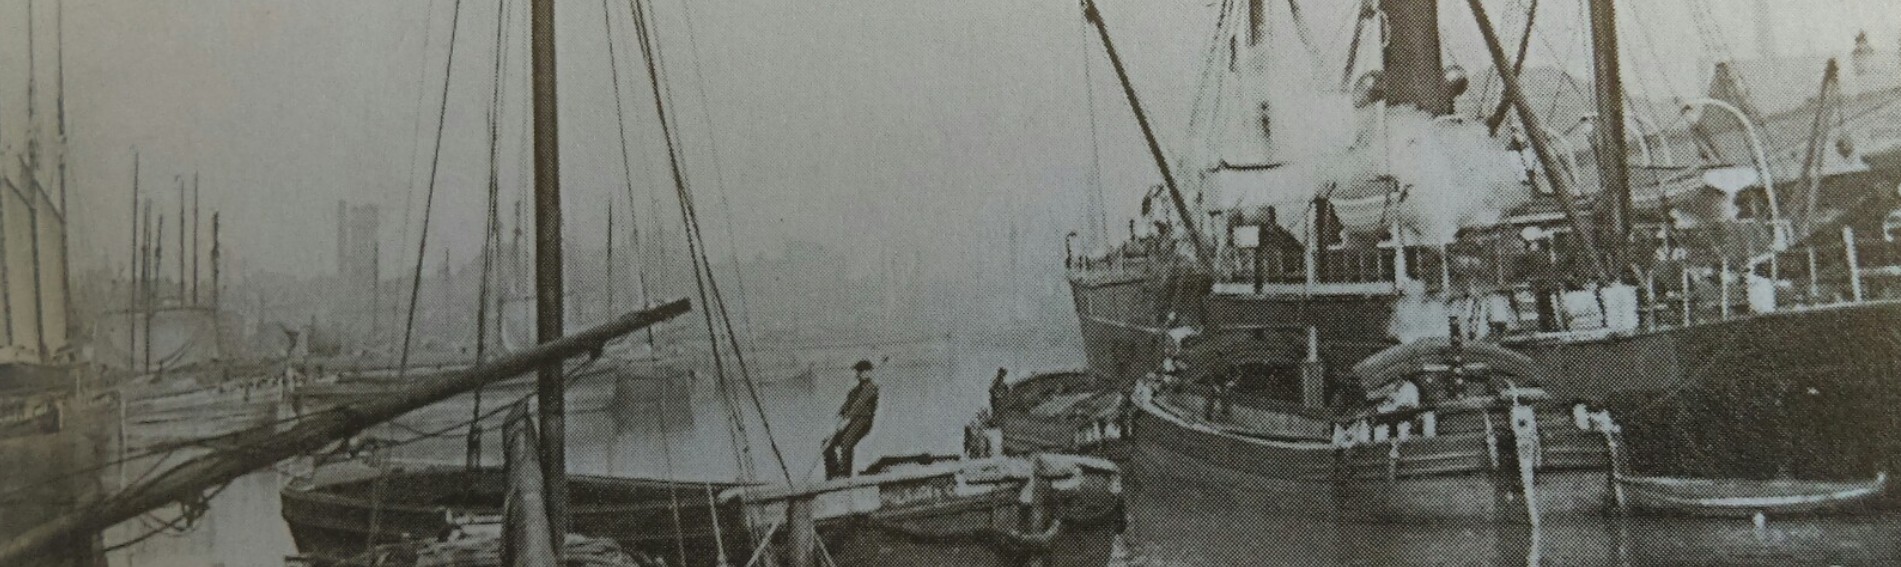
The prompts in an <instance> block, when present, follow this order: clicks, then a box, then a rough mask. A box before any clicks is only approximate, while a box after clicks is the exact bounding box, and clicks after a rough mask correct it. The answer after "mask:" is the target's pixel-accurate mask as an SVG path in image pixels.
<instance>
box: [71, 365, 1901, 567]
mask: <svg viewBox="0 0 1901 567" xmlns="http://www.w3.org/2000/svg"><path fill="white" fill-rule="evenodd" d="M989 342H993V341H979V340H972V339H969V338H966V337H959V336H949V337H944V338H934V339H930V340H926V341H922V342H917V343H909V344H899V345H882V346H876V347H835V348H829V349H812V350H804V351H799V352H796V353H794V356H793V357H790V358H792V359H798V360H802V361H812V362H811V364H812V366H813V368H814V369H815V370H816V379H815V380H812V381H810V382H809V383H807V382H803V381H798V380H782V379H781V378H783V377H787V376H793V375H795V374H796V373H797V372H798V370H799V369H798V368H796V367H773V368H757V369H754V370H755V373H756V374H758V376H756V378H757V379H759V381H760V382H761V383H760V384H759V385H758V391H757V393H758V395H759V399H760V401H761V405H762V406H763V408H764V410H765V413H766V415H767V417H768V421H769V422H770V424H771V426H772V433H773V437H775V438H776V441H777V444H778V449H779V451H780V452H781V453H782V454H783V455H784V457H785V461H786V469H787V471H789V474H791V475H792V476H794V477H795V478H809V477H810V476H811V475H815V474H817V472H816V471H815V469H816V468H817V466H816V464H817V460H818V447H819V445H820V444H821V443H822V441H823V437H824V434H825V433H826V432H828V431H829V430H830V425H831V423H832V420H833V415H832V414H833V412H835V411H836V410H837V407H836V406H837V404H838V402H839V400H841V399H843V396H844V393H845V391H846V390H847V389H849V388H850V385H851V381H852V378H851V376H850V374H849V372H847V371H842V370H838V369H835V368H833V367H834V366H838V365H839V364H838V361H839V360H845V361H849V360H855V359H857V358H870V359H872V360H879V359H881V358H883V357H890V358H889V360H888V361H887V362H886V364H885V365H884V366H883V367H881V368H880V369H879V370H878V371H876V376H877V379H878V380H879V382H880V384H881V385H882V392H883V396H882V397H883V403H882V404H881V405H882V407H881V409H880V413H879V416H878V421H877V425H876V427H874V428H873V430H872V434H871V436H870V437H868V438H867V439H866V440H865V442H864V444H863V445H861V446H860V450H859V455H860V456H859V464H860V466H863V465H864V464H866V463H868V462H869V461H870V460H872V459H874V458H875V456H877V455H885V454H915V453H918V452H930V453H937V454H951V453H955V452H957V451H958V450H959V443H960V435H961V428H962V426H963V425H964V424H965V423H966V422H967V421H968V420H969V419H970V417H971V416H972V415H973V414H974V413H975V412H977V411H978V410H980V409H981V408H982V407H983V405H984V404H985V401H984V400H985V394H984V392H985V389H986V388H987V386H988V380H989V377H990V376H991V375H992V374H993V373H994V371H995V369H996V368H998V367H1003V368H1008V369H1010V370H1011V372H1012V373H1013V374H1023V373H1029V372H1034V371H1037V370H1052V369H1061V368H1073V367H1077V366H1080V365H1081V363H1082V360H1081V359H1082V354H1081V351H1080V348H1079V347H1077V346H1076V345H1075V344H1074V341H1073V340H1070V339H1056V340H1051V341H1045V342H1041V343H1038V342H1037V341H1027V342H1018V343H1016V344H1009V345H998V344H986V343H989ZM762 358H763V357H762ZM847 363H848V362H847ZM698 376H699V377H698V378H695V379H693V380H691V381H688V382H687V383H676V384H672V386H678V387H679V389H678V390H672V391H669V388H668V387H667V386H664V385H662V383H658V382H656V383H652V384H651V386H652V387H651V388H647V389H644V390H643V391H645V392H648V393H650V394H652V395H643V396H636V397H633V398H623V399H622V400H621V401H619V402H606V403H604V402H599V401H594V400H600V399H611V397H610V396H603V395H600V390H601V389H604V388H608V389H611V388H612V383H611V381H610V380H609V379H608V378H607V377H605V376H602V377H599V378H594V379H590V380H588V381H583V382H580V383H578V384H576V385H575V387H574V391H573V392H572V393H571V396H572V397H573V399H574V400H575V402H576V403H574V404H572V405H571V408H572V409H573V410H574V413H573V414H572V415H571V417H570V421H569V452H568V456H569V466H570V469H571V470H573V471H575V472H577V473H588V474H609V475H617V476H633V477H666V478H675V479H687V480H707V481H725V480H732V479H736V478H753V479H757V480H761V481H766V482H772V481H778V480H782V478H783V475H785V474H788V473H787V472H782V471H781V470H780V469H779V468H778V467H779V465H778V463H777V460H776V459H775V457H774V450H773V448H772V443H771V441H769V440H768V439H767V436H766V433H765V431H764V427H761V426H760V422H759V420H758V419H757V415H756V414H752V413H751V412H752V411H753V410H752V409H751V407H750V405H749V403H750V402H746V404H742V406H741V407H739V408H738V410H739V411H741V412H745V413H747V414H748V416H747V418H746V420H745V421H746V432H745V435H746V437H747V438H748V439H749V440H750V442H749V443H745V444H735V443H733V439H734V436H735V430H734V428H732V427H729V425H728V424H729V423H731V422H732V420H731V418H730V414H729V413H728V408H727V407H726V405H725V404H723V403H722V402H721V401H720V395H719V392H718V391H717V387H716V386H715V385H714V384H713V383H712V382H713V381H712V380H711V379H710V378H709V377H708V373H706V372H700V373H698ZM736 387H737V386H736ZM739 395H740V396H741V398H742V401H743V399H745V398H749V396H748V395H747V394H745V393H744V392H740V393H739ZM498 398H499V399H498ZM472 401H473V399H472V398H470V397H467V396H464V397H461V398H457V399H455V400H453V401H451V402H449V403H445V404H441V405H438V406H434V407H431V408H428V409H425V410H422V411H420V412H417V413H416V414H412V415H410V416H407V417H406V418H404V419H403V420H400V421H399V422H398V423H397V424H392V425H386V426H382V427H379V428H377V429H376V430H374V431H372V432H371V436H375V437H381V438H384V439H389V440H412V439H414V441H412V442H409V443H406V444H404V445H401V446H399V447H395V448H391V449H388V450H386V451H383V452H382V454H380V455H378V456H377V458H380V459H385V460H386V461H387V462H388V463H390V466H401V464H403V463H421V462H431V463H458V462H461V460H462V458H463V452H464V450H465V446H466V445H465V444H466V440H465V438H464V436H463V435H462V433H461V432H460V431H456V432H453V433H450V434H446V435H441V436H435V437H421V438H418V436H417V435H418V434H417V432H434V431H437V430H440V429H443V428H447V427H450V426H452V425H454V424H457V423H459V422H461V421H464V420H466V419H468V417H469V415H471V411H472V409H473V408H472V407H471V404H472ZM510 401H513V400H512V399H511V398H510V397H508V396H505V395H501V394H500V393H496V392H491V393H490V394H489V395H488V396H486V397H485V398H484V407H485V408H488V409H492V408H494V407H499V406H498V405H497V404H503V403H508V402H510ZM612 403H618V404H620V405H621V406H622V407H613V406H611V404H612ZM623 410H625V411H623ZM485 411H486V410H485ZM495 429H496V428H490V431H491V434H490V437H489V438H488V439H487V440H485V443H484V452H485V453H486V455H485V459H488V460H489V462H491V463H494V462H498V461H499V459H500V454H499V451H500V447H499V443H498V441H497V440H496V439H495V438H494V437H493V433H492V432H493V431H495ZM735 447H741V449H735ZM131 449H133V450H134V451H136V450H137V448H136V447H133V448H131ZM187 455H189V452H187V451H180V452H176V453H174V454H172V455H171V456H170V457H169V459H170V460H172V461H176V460H177V459H181V458H184V457H185V456H187ZM128 465H129V466H128V469H129V471H130V472H129V473H127V474H129V475H130V476H131V477H132V478H134V479H136V478H137V477H138V476H140V475H141V474H142V473H143V472H144V471H145V470H147V469H148V468H149V467H152V466H154V463H152V462H151V461H139V462H133V463H129V464H128ZM105 472H106V474H107V475H108V478H107V481H106V482H107V485H108V486H112V485H114V484H113V483H114V482H116V479H117V476H118V474H119V472H118V471H117V469H110V470H107V471H105ZM301 472H303V471H301V470H299V468H298V467H297V466H296V463H286V464H283V465H280V466H279V467H277V469H274V470H267V471H262V472H259V473H256V474H253V475H250V476H247V477H244V478H243V479H240V480H238V481H236V482H233V483H231V484H230V485H228V486H225V487H223V488H221V489H217V490H216V491H215V492H213V493H212V494H214V495H213V496H212V497H211V498H210V499H209V501H208V502H209V506H208V507H207V508H206V509H205V510H204V511H203V513H202V514H201V515H199V516H198V517H196V518H195V519H194V520H192V521H191V522H190V523H189V524H187V526H188V527H181V528H179V529H173V530H167V531H164V532H162V533H161V534H160V535H156V536H153V537H151V538H149V539H147V540H145V541H142V542H140V543H137V544H135V545H131V546H129V547H126V548H125V549H122V550H117V551H113V552H112V553H110V554H108V561H109V564H110V565H113V566H115V567H117V566H128V567H129V566H139V567H145V566H155V567H169V566H180V567H184V566H194V567H196V566H207V565H220V566H226V567H237V566H251V565H282V564H284V559H285V557H286V556H289V555H292V554H294V553H295V552H296V549H295V545H294V544H293V542H292V540H291V537H290V533H289V530H288V529H287V528H286V527H285V524H284V521H283V518H282V517H281V515H280V513H281V512H280V507H279V500H278V491H279V490H280V489H281V488H282V487H283V486H285V484H286V483H288V482H294V480H295V477H297V476H298V474H299V473H301ZM1125 472H1127V473H1128V481H1127V483H1126V490H1127V497H1128V498H1129V504H1130V509H1129V520H1130V521H1129V527H1128V531H1127V533H1125V535H1124V541H1125V543H1126V547H1127V549H1128V551H1129V553H1128V556H1127V557H1126V561H1127V563H1128V564H1130V565H1150V566H1157V567H1161V566H1216V565H1493V566H1505V565H1550V566H1571V565H1576V566H1594V565H1626V566H1637V565H1762V566H1772V565H1774V566H1780V565H1879V564H1885V563H1886V561H1885V560H1884V559H1883V558H1892V557H1897V556H1901V531H1897V530H1895V529H1893V526H1895V525H1901V516H1895V515H1863V516H1843V517H1832V518H1816V519H1800V518H1768V519H1766V520H1765V521H1764V522H1763V523H1762V524H1761V525H1757V524H1756V523H1754V522H1751V521H1749V520H1690V519H1681V520H1678V519H1652V518H1628V519H1626V518H1618V519H1600V520H1576V521H1563V522H1547V523H1545V524H1543V525H1541V526H1540V527H1539V528H1538V529H1537V530H1533V529H1532V528H1530V527H1527V526H1492V525H1441V526H1419V525H1405V524H1346V523H1342V524H1331V523H1326V522H1316V521H1314V520H1310V519H1304V518H1286V519H1275V518H1264V517H1261V516H1260V515H1255V514H1237V513H1234V511H1236V510H1245V509H1248V508H1251V507H1260V506H1265V505H1266V504H1265V503H1266V502H1269V501H1270V500H1271V499H1274V498H1277V497H1279V495H1275V494H1255V493H1236V492H1227V491H1207V490H1205V489H1195V488H1193V487H1187V486H1181V485H1178V484H1175V483H1168V482H1165V481H1157V480H1155V479H1157V478H1164V477H1165V476H1166V475H1158V474H1147V473H1146V472H1145V471H1137V470H1129V471H1125ZM681 497H682V498H704V497H705V495H704V494H699V493H694V494H685V493H683V494H681ZM181 511H182V510H181V508H180V507H178V506H173V507H169V508H166V509H161V510H158V511H155V512H152V513H150V514H148V515H147V516H146V517H144V518H142V519H141V520H139V521H134V522H128V523H127V524H124V525H121V526H118V527H116V528H114V529H113V530H111V531H109V532H108V533H107V534H106V545H108V546H112V545H118V544H120V543H121V542H124V541H126V540H128V539H129V538H132V537H135V536H137V535H139V534H143V533H146V532H147V531H149V530H151V529H153V528H156V527H159V526H161V525H163V523H165V522H168V521H171V520H173V519H175V518H177V517H179V515H180V513H181Z"/></svg>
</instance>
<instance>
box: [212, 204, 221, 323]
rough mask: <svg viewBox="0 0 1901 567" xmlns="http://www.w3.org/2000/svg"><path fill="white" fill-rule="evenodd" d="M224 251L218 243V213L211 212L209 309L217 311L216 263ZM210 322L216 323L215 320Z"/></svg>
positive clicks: (217, 271) (217, 274)
mask: <svg viewBox="0 0 1901 567" xmlns="http://www.w3.org/2000/svg"><path fill="white" fill-rule="evenodd" d="M223 255H224V250H223V248H222V247H221V246H219V242H218V211H211V308H212V309H213V310H216V309H218V283H219V282H218V276H219V269H218V261H219V260H220V259H222V258H221V256H223ZM212 321H214V322H215V321H217V319H216V318H214V319H212Z"/></svg>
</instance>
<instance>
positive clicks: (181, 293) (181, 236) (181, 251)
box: [178, 173, 198, 303]
mask: <svg viewBox="0 0 1901 567" xmlns="http://www.w3.org/2000/svg"><path fill="white" fill-rule="evenodd" d="M192 178H193V179H197V178H198V174H196V173H193V174H192ZM185 256H186V254H185V177H184V176H182V175H181V176H179V177H178V300H179V303H184V300H185V282H186V281H187V280H188V279H189V278H188V277H187V276H186V275H185Z"/></svg>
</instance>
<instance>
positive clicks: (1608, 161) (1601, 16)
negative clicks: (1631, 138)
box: [1590, 0, 1631, 266]
mask: <svg viewBox="0 0 1901 567" xmlns="http://www.w3.org/2000/svg"><path fill="white" fill-rule="evenodd" d="M1590 4H1591V5H1590V9H1591V53H1592V57H1591V69H1592V72H1593V77H1594V80H1593V81H1592V82H1593V83H1594V84H1595V90H1596V91H1597V128H1596V129H1595V132H1596V133H1597V143H1596V144H1594V145H1595V146H1596V151H1597V179H1598V185H1599V188H1600V190H1599V193H1598V194H1600V195H1608V196H1609V197H1610V203H1609V205H1610V206H1609V207H1608V209H1609V212H1610V222H1611V226H1610V228H1609V229H1608V230H1607V231H1606V232H1605V233H1606V235H1607V236H1609V237H1610V238H1611V242H1610V243H1609V246H1610V254H1611V258H1610V262H1611V263H1612V264H1613V265H1618V266H1621V265H1623V252H1624V244H1625V243H1627V242H1629V238H1630V227H1631V221H1630V164H1629V163H1627V162H1626V161H1625V156H1626V155H1627V154H1626V153H1625V149H1624V79H1623V74H1622V73H1621V72H1620V71H1619V66H1618V61H1617V2H1616V0H1590Z"/></svg>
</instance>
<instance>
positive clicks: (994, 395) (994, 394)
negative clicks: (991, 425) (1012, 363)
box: [990, 368, 1010, 413]
mask: <svg viewBox="0 0 1901 567" xmlns="http://www.w3.org/2000/svg"><path fill="white" fill-rule="evenodd" d="M1009 373H1010V371H1009V370H1005V369H1002V368H998V369H997V377H996V378H993V379H991V380H990V411H991V413H996V411H997V410H1000V409H1003V408H1002V407H1000V406H1001V405H1002V404H1003V397H1004V396H1007V395H1009V394H1010V385H1009V384H1006V383H1004V381H1003V377H1004V375H1006V374H1009Z"/></svg>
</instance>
